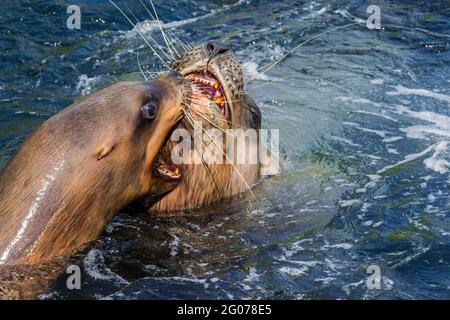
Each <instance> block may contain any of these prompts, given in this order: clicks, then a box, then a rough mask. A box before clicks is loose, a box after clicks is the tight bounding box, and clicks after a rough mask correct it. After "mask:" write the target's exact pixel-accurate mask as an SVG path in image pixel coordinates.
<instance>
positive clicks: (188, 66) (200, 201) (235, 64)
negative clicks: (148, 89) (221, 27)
mask: <svg viewBox="0 0 450 320" xmlns="http://www.w3.org/2000/svg"><path fill="white" fill-rule="evenodd" d="M174 70H176V71H178V72H180V73H181V74H182V75H184V76H186V75H188V74H190V73H192V72H199V71H205V70H208V71H209V72H211V73H213V74H214V75H215V76H216V78H217V79H218V80H219V81H220V82H221V83H222V85H223V86H224V88H225V92H226V94H227V98H229V100H232V101H230V102H229V104H230V105H231V109H232V118H231V122H232V123H233V124H232V125H231V124H228V123H227V122H216V125H218V126H220V127H221V128H222V129H224V130H225V129H229V128H232V129H242V128H243V129H244V130H245V129H246V128H251V129H260V128H261V119H260V110H259V108H258V107H257V105H256V104H255V102H254V101H253V100H252V99H251V98H250V97H249V96H247V95H246V94H245V92H244V80H243V72H242V68H241V64H240V62H239V60H238V59H237V57H236V56H235V54H234V53H233V52H232V51H231V50H228V51H226V52H225V53H222V54H219V55H217V56H215V57H214V58H212V59H211V58H210V56H209V55H208V52H207V51H206V50H205V48H198V49H195V50H193V51H191V52H188V53H186V54H185V56H184V57H182V58H181V59H180V62H179V63H177V64H176V65H175V67H174ZM230 98H231V99H230ZM252 112H253V113H256V114H258V115H259V118H258V119H256V120H255V119H254V118H252ZM192 115H193V117H194V118H196V120H198V121H201V122H202V123H203V128H205V129H208V128H213V126H212V125H211V124H209V123H207V122H206V121H204V120H203V119H202V118H200V117H198V116H196V114H195V113H194V112H192ZM180 127H183V128H185V129H192V128H191V127H190V126H189V125H188V124H187V123H186V121H183V123H182V124H181V125H180ZM228 138H229V137H227V139H228ZM172 146H173V145H167V146H166V149H165V154H166V156H168V155H170V152H171V147H172ZM236 167H237V169H238V170H239V171H240V173H241V174H242V176H243V177H244V179H245V181H246V183H247V184H248V185H249V186H251V185H253V184H254V183H256V182H257V181H258V180H259V179H260V166H259V164H255V165H251V164H249V165H236ZM181 173H182V177H181V182H180V183H179V185H178V186H177V188H175V189H174V190H173V191H172V192H171V193H170V194H168V195H167V196H166V197H164V198H163V199H162V200H161V201H159V202H158V203H156V204H154V205H153V206H151V207H150V209H149V212H150V213H151V214H153V215H154V214H161V213H162V214H164V213H168V212H180V211H183V210H185V209H195V208H199V207H202V206H206V205H211V204H213V203H215V202H217V201H220V200H223V199H226V198H229V197H232V196H234V195H236V194H238V193H241V192H242V191H245V190H246V189H247V187H246V184H245V183H244V182H243V181H242V179H241V177H240V176H239V174H238V173H237V172H236V170H235V168H233V166H232V165H230V164H215V165H209V170H208V169H207V168H205V166H203V165H200V164H195V165H194V164H192V165H182V166H181Z"/></svg>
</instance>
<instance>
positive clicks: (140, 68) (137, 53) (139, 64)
mask: <svg viewBox="0 0 450 320" xmlns="http://www.w3.org/2000/svg"><path fill="white" fill-rule="evenodd" d="M136 58H137V63H138V66H139V70H140V71H141V74H142V76H143V77H144V79H145V81H148V78H147V77H146V76H145V74H144V71H143V70H142V67H141V63H140V61H139V51H137V52H136Z"/></svg>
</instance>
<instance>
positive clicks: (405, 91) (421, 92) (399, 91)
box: [386, 85, 450, 104]
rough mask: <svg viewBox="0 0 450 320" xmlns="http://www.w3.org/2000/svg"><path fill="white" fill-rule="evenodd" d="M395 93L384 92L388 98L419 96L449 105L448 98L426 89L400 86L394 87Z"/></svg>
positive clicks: (449, 98)
mask: <svg viewBox="0 0 450 320" xmlns="http://www.w3.org/2000/svg"><path fill="white" fill-rule="evenodd" d="M394 89H395V91H389V92H386V94H387V95H390V96H400V95H415V96H421V97H429V98H433V99H437V100H440V101H444V102H446V103H448V104H450V97H449V96H447V95H445V94H442V93H437V92H433V91H430V90H426V89H412V88H406V87H404V86H402V85H397V86H394Z"/></svg>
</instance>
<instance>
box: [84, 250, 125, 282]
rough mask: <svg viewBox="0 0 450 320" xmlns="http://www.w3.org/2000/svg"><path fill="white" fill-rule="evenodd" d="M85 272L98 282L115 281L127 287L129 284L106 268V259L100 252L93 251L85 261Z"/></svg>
mask: <svg viewBox="0 0 450 320" xmlns="http://www.w3.org/2000/svg"><path fill="white" fill-rule="evenodd" d="M83 265H84V270H85V271H86V273H87V274H88V275H89V276H91V277H92V278H94V279H96V280H106V281H113V282H115V283H117V284H122V285H127V284H129V282H128V281H127V280H125V279H124V278H122V277H121V276H119V275H118V274H116V273H114V272H112V271H111V269H109V268H108V267H106V265H105V259H104V257H103V255H102V253H101V251H100V250H97V249H91V250H90V251H89V252H88V254H87V255H86V257H85V258H84V260H83Z"/></svg>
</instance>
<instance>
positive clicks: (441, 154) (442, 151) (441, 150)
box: [423, 142, 450, 174]
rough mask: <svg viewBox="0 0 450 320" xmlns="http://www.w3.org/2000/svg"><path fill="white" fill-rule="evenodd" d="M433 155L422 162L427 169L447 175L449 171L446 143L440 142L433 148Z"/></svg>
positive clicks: (448, 155) (449, 163)
mask: <svg viewBox="0 0 450 320" xmlns="http://www.w3.org/2000/svg"><path fill="white" fill-rule="evenodd" d="M434 149H435V151H434V154H433V155H432V156H431V157H430V158H428V159H425V160H424V161H423V163H424V164H425V166H426V167H427V168H428V169H431V170H433V171H435V172H439V173H441V174H444V173H447V172H448V170H449V169H450V162H449V161H448V160H447V159H450V153H449V151H448V142H440V143H438V144H436V146H435V148H434Z"/></svg>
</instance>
